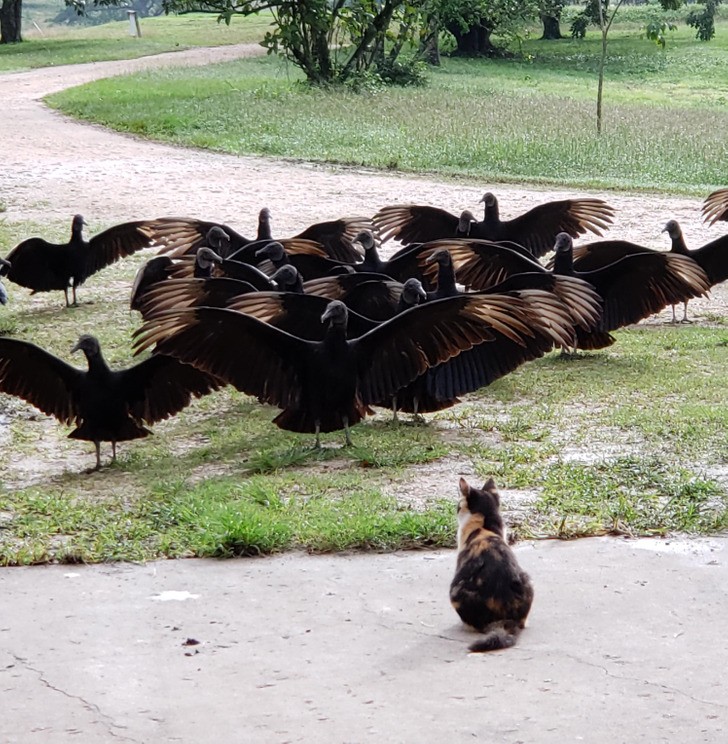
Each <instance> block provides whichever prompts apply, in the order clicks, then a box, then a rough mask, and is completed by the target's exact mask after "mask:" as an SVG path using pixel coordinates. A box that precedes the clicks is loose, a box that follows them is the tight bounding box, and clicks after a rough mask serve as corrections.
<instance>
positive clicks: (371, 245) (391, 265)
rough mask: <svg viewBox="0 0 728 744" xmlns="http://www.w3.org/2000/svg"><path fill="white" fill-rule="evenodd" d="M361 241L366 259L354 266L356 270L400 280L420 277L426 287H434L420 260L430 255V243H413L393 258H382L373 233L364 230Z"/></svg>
mask: <svg viewBox="0 0 728 744" xmlns="http://www.w3.org/2000/svg"><path fill="white" fill-rule="evenodd" d="M359 243H360V245H361V246H362V247H363V248H364V260H363V261H362V262H361V263H360V264H357V265H356V266H355V267H354V270H355V271H366V272H374V273H377V274H385V275H386V276H389V277H391V278H392V279H394V280H395V281H398V282H402V283H404V282H406V281H407V279H411V278H415V279H419V280H420V281H421V282H422V283H423V285H424V287H425V289H428V290H430V289H433V286H431V285H430V283H429V279H428V277H426V276H425V275H424V274H423V273H422V271H421V269H420V260H421V258H422V257H423V256H425V255H429V253H430V244H429V243H412V244H409V245H406V246H405V247H404V248H401V249H400V250H398V251H397V252H396V253H395V254H394V255H392V256H391V258H389V259H387V260H382V259H381V258H380V256H379V251H378V249H377V244H376V242H375V240H374V236H373V235H372V234H371V233H367V232H364V233H362V234H361V235H360V236H359Z"/></svg>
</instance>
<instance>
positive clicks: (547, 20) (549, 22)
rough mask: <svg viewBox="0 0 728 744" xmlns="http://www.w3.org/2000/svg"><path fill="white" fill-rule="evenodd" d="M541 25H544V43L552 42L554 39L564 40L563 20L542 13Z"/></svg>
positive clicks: (542, 37)
mask: <svg viewBox="0 0 728 744" xmlns="http://www.w3.org/2000/svg"><path fill="white" fill-rule="evenodd" d="M541 23H543V36H541V40H542V41H544V40H545V41H552V40H553V39H563V38H564V37H563V36H562V35H561V26H560V25H559V24H560V23H561V18H558V17H557V16H552V15H546V14H545V13H541Z"/></svg>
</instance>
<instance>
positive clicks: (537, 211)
mask: <svg viewBox="0 0 728 744" xmlns="http://www.w3.org/2000/svg"><path fill="white" fill-rule="evenodd" d="M613 216H614V209H613V208H612V207H610V206H609V205H608V204H607V203H606V202H604V201H602V200H601V199H562V200H560V201H552V202H547V203H546V204H540V205H539V206H537V207H534V208H533V209H530V210H529V211H528V212H526V213H525V214H522V215H521V216H520V217H516V218H515V219H513V220H507V221H503V222H501V223H500V229H499V231H498V234H497V235H493V234H492V233H490V231H489V229H488V228H487V227H486V225H485V223H477V224H475V225H473V227H472V228H471V231H470V234H471V236H472V237H474V238H475V237H477V238H485V239H486V240H512V241H513V242H515V243H518V244H519V245H522V246H524V247H525V248H527V249H528V250H529V251H530V252H531V253H532V254H533V255H534V256H536V257H540V256H543V255H544V254H545V253H548V252H549V251H550V250H553V247H554V241H555V239H556V236H557V235H558V234H559V233H560V232H565V233H568V234H569V235H571V237H572V238H577V237H579V235H582V234H584V233H585V232H587V231H591V232H593V233H595V234H596V235H601V234H602V232H601V231H602V230H606V229H608V228H609V225H610V224H611V222H612V217H613Z"/></svg>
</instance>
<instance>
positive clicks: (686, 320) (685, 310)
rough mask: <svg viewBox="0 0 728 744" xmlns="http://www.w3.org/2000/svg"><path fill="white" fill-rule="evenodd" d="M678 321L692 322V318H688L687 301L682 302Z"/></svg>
mask: <svg viewBox="0 0 728 744" xmlns="http://www.w3.org/2000/svg"><path fill="white" fill-rule="evenodd" d="M673 309H674V308H673ZM680 322H681V323H692V322H693V321H692V320H689V319H688V303H687V302H685V303H684V304H683V316H682V320H681V321H680Z"/></svg>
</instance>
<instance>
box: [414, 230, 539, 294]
mask: <svg viewBox="0 0 728 744" xmlns="http://www.w3.org/2000/svg"><path fill="white" fill-rule="evenodd" d="M428 245H429V247H430V248H431V249H432V250H433V251H436V250H441V249H445V250H447V251H449V252H450V255H451V256H452V260H453V268H454V269H455V276H456V278H457V280H458V282H460V284H463V285H464V286H465V287H467V288H469V289H488V288H489V287H494V286H495V285H496V284H500V283H501V282H502V281H504V280H505V279H507V278H508V277H509V276H511V275H513V274H522V273H523V272H532V271H537V272H543V271H545V269H544V267H543V266H541V264H540V263H538V261H536V260H535V259H534V258H533V257H532V256H531V257H528V256H527V255H526V254H525V252H524V251H523V249H521V250H515V249H513V248H509V247H507V246H506V245H502V244H500V243H493V242H490V241H487V240H453V241H446V240H438V241H435V242H433V243H429V244H428ZM426 259H427V254H425V253H423V254H421V259H420V261H421V262H424V261H426ZM423 271H424V273H425V274H426V275H428V276H429V277H430V279H432V278H433V277H434V275H435V273H436V272H437V266H436V264H434V263H432V264H425V265H424V266H423Z"/></svg>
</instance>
